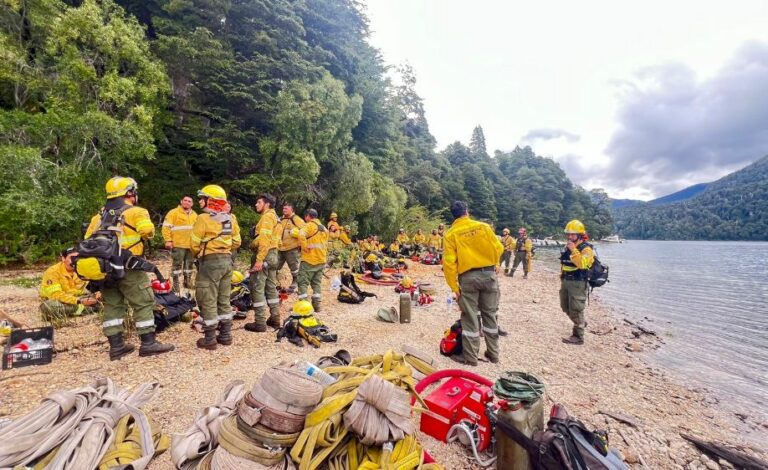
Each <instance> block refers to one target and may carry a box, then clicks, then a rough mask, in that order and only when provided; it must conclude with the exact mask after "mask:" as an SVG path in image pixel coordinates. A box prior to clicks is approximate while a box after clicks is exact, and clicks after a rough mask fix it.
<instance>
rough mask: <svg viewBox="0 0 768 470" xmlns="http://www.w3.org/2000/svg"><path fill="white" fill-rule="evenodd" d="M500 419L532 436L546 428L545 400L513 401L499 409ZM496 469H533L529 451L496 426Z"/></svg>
mask: <svg viewBox="0 0 768 470" xmlns="http://www.w3.org/2000/svg"><path fill="white" fill-rule="evenodd" d="M498 419H499V421H503V422H504V423H506V424H508V425H510V426H512V427H514V428H515V429H517V430H518V431H520V432H521V433H523V434H525V435H526V436H528V437H532V436H533V433H535V432H537V431H543V430H544V400H542V399H541V398H539V399H538V400H536V401H535V402H533V403H524V402H517V403H514V402H512V403H510V404H509V409H507V410H499V411H498ZM496 469H497V470H530V469H533V466H532V465H531V459H530V457H529V456H528V452H527V451H526V450H525V449H524V448H523V447H521V446H520V445H519V444H518V443H516V442H515V441H514V440H513V439H512V438H511V437H509V436H507V435H506V434H505V433H504V431H502V430H501V429H499V428H498V427H497V428H496Z"/></svg>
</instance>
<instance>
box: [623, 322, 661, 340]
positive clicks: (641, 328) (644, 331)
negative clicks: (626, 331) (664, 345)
mask: <svg viewBox="0 0 768 470" xmlns="http://www.w3.org/2000/svg"><path fill="white" fill-rule="evenodd" d="M624 323H626V324H628V325H630V326H632V327H634V328H637V330H638V331H640V333H642V334H645V335H650V336H656V332H655V331H653V330H649V329H648V328H646V327H644V326H642V325H640V324H638V323H635V322H633V321H632V320H627V319H626V318H625V319H624ZM638 336H639V335H638Z"/></svg>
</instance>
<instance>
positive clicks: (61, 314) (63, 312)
mask: <svg viewBox="0 0 768 470" xmlns="http://www.w3.org/2000/svg"><path fill="white" fill-rule="evenodd" d="M99 309H100V305H99V304H96V305H94V306H93V307H86V306H85V305H83V304H65V303H64V302H59V301H58V300H50V299H49V300H46V301H44V302H43V303H41V304H40V313H41V314H42V319H43V320H44V321H47V322H51V321H57V320H62V319H64V318H66V317H79V316H80V315H83V314H86V313H95V312H98V311H99Z"/></svg>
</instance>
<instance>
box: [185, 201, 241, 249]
mask: <svg viewBox="0 0 768 470" xmlns="http://www.w3.org/2000/svg"><path fill="white" fill-rule="evenodd" d="M227 225H229V227H227ZM190 241H191V244H190V247H189V248H190V250H192V254H193V255H194V256H195V257H201V256H207V255H212V254H217V253H232V252H233V251H234V250H236V249H238V248H240V244H241V243H242V239H241V238H240V226H239V225H238V223H237V219H236V218H235V217H234V216H232V215H230V214H225V213H223V212H214V213H209V212H203V213H202V214H200V215H199V216H198V217H197V220H195V224H194V225H193V226H192V235H191V236H190ZM203 250H205V252H204V253H203Z"/></svg>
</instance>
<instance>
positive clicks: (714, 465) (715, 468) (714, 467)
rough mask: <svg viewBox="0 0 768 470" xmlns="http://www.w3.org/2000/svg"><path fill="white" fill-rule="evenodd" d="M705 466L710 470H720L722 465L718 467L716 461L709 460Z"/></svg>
mask: <svg viewBox="0 0 768 470" xmlns="http://www.w3.org/2000/svg"><path fill="white" fill-rule="evenodd" d="M705 466H706V467H707V468H708V469H709V470H720V465H718V464H717V462H715V461H714V460H709V461H707V463H706V464H705Z"/></svg>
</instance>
